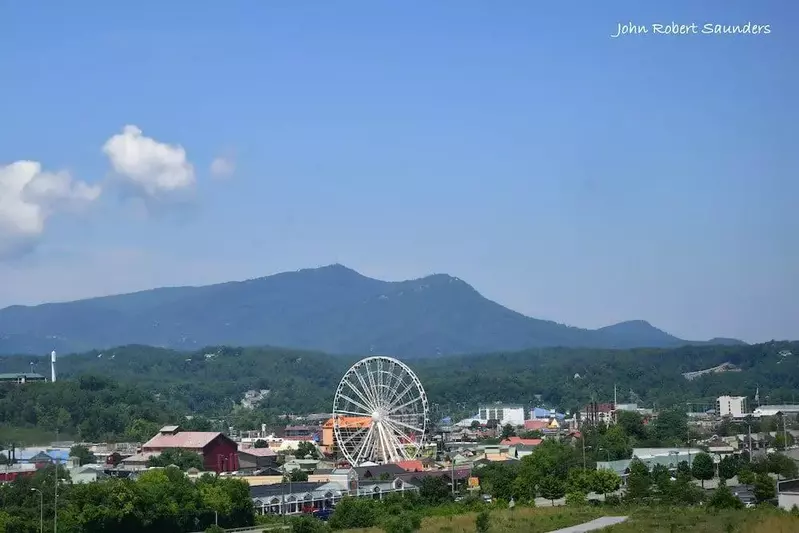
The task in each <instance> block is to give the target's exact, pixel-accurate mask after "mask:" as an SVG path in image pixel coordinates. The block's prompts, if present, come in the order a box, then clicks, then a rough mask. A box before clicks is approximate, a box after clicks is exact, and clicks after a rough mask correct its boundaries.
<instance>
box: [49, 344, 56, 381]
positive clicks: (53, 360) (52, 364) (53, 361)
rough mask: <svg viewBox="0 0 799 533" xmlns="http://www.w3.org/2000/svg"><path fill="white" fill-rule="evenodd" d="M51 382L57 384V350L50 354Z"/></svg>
mask: <svg viewBox="0 0 799 533" xmlns="http://www.w3.org/2000/svg"><path fill="white" fill-rule="evenodd" d="M50 381H51V382H53V383H55V350H53V351H52V352H50Z"/></svg>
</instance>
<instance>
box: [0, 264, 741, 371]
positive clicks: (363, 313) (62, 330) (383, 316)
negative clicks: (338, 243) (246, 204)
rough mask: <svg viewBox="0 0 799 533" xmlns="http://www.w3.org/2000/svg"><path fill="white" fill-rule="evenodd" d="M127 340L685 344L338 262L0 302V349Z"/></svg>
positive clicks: (649, 329) (325, 344)
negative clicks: (60, 298)
mask: <svg viewBox="0 0 799 533" xmlns="http://www.w3.org/2000/svg"><path fill="white" fill-rule="evenodd" d="M731 342H732V343H738V342H740V341H731ZM127 344H147V345H151V346H160V347H168V348H177V349H186V350H194V349H198V348H200V347H202V346H208V345H221V344H224V345H236V346H256V345H272V346H287V347H293V348H300V349H310V350H321V351H325V352H329V353H338V354H342V353H351V354H368V353H384V354H391V355H396V356H400V357H413V356H419V357H424V356H435V355H445V354H464V353H478V352H492V351H503V350H522V349H526V348H535V347H546V346H564V347H595V348H632V347H661V348H665V347H676V346H681V345H685V344H693V343H691V342H689V341H684V340H681V339H678V338H676V337H674V336H672V335H669V334H667V333H665V332H663V331H661V330H659V329H657V328H655V327H653V326H652V325H650V324H649V323H647V322H644V321H631V322H623V323H621V324H616V325H614V326H608V327H605V328H601V329H598V330H587V329H580V328H575V327H569V326H565V325H563V324H558V323H555V322H551V321H546V320H538V319H534V318H529V317H526V316H524V315H522V314H520V313H517V312H515V311H511V310H510V309H507V308H505V307H503V306H501V305H499V304H497V303H495V302H492V301H490V300H488V299H486V298H484V297H483V296H482V295H480V293H478V292H477V291H476V290H475V289H473V288H472V287H471V286H470V285H468V284H467V283H465V282H464V281H461V280H460V279H458V278H454V277H452V276H448V275H445V274H436V275H432V276H427V277H425V278H421V279H417V280H412V281H401V282H386V281H380V280H376V279H371V278H367V277H365V276H362V275H361V274H359V273H357V272H355V271H353V270H351V269H348V268H346V267H344V266H341V265H332V266H328V267H323V268H316V269H306V270H300V271H297V272H286V273H282V274H276V275H274V276H268V277H264V278H258V279H253V280H248V281H241V282H229V283H222V284H218V285H209V286H204V287H175V288H162V289H153V290H149V291H143V292H138V293H133V294H123V295H118V296H106V297H101V298H92V299H87V300H79V301H75V302H67V303H53V304H43V305H38V306H33V307H26V306H12V307H8V308H5V309H2V310H0V353H45V352H49V351H50V350H52V349H55V350H58V351H60V352H74V351H85V350H90V349H94V348H105V347H109V346H120V345H127ZM722 344H730V341H724V342H722Z"/></svg>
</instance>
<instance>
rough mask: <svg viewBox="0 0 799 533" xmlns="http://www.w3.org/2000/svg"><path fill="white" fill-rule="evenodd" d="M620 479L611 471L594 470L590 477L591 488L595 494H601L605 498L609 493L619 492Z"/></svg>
mask: <svg viewBox="0 0 799 533" xmlns="http://www.w3.org/2000/svg"><path fill="white" fill-rule="evenodd" d="M620 486H621V477H619V475H618V474H617V473H616V472H614V471H613V470H608V469H605V468H602V469H599V470H595V471H594V473H593V475H592V476H591V488H592V490H593V491H594V492H596V493H597V494H602V495H603V496H605V498H607V496H608V493H609V492H615V491H617V490H619V487H620Z"/></svg>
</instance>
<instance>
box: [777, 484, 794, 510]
mask: <svg viewBox="0 0 799 533" xmlns="http://www.w3.org/2000/svg"><path fill="white" fill-rule="evenodd" d="M777 502H778V505H779V507H780V509H785V510H786V511H790V510H791V509H793V508H794V507H797V506H799V479H791V480H788V481H781V482H779V483H777Z"/></svg>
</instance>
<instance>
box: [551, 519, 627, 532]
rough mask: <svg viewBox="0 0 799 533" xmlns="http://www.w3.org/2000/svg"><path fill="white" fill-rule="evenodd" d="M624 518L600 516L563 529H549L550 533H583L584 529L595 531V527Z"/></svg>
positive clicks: (619, 522)
mask: <svg viewBox="0 0 799 533" xmlns="http://www.w3.org/2000/svg"><path fill="white" fill-rule="evenodd" d="M625 520H627V517H626V516H603V517H602V518H597V519H596V520H591V521H590V522H586V523H585V524H580V525H578V526H571V527H565V528H563V529H558V530H556V531H550V533H584V532H585V531H596V530H597V529H602V528H605V527H608V526H613V525H616V524H621V523H622V522H624V521H625Z"/></svg>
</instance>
